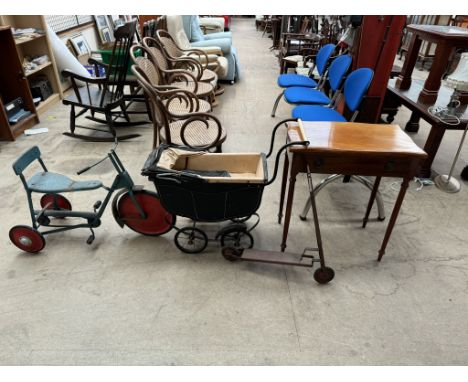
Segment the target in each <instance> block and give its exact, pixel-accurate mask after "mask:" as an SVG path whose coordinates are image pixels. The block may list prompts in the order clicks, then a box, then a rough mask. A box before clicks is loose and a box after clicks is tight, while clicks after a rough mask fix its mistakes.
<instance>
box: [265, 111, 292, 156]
mask: <svg viewBox="0 0 468 382" xmlns="http://www.w3.org/2000/svg"><path fill="white" fill-rule="evenodd" d="M293 121H294V122H297V119H296V118H288V119H284V120H283V121H281V122H278V123H277V124H276V125H275V127H274V128H273V133H272V134H271V142H270V150H269V151H268V154H267V155H266V157H267V158H269V157H270V156H271V154H272V153H273V146H274V145H275V137H276V132H277V131H278V129H279V128H280V127H281V126H282V125H283V124H284V126H285V127H287V125H286V122H293Z"/></svg>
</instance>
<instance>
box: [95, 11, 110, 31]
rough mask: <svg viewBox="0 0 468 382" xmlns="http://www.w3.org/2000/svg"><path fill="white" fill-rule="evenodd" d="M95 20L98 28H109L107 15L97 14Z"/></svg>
mask: <svg viewBox="0 0 468 382" xmlns="http://www.w3.org/2000/svg"><path fill="white" fill-rule="evenodd" d="M94 20H95V21H96V26H97V28H98V30H102V29H103V28H109V24H108V23H107V16H106V15H95V16H94Z"/></svg>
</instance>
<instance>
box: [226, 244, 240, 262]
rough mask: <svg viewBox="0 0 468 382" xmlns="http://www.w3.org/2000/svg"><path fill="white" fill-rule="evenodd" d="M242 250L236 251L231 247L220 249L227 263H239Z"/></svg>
mask: <svg viewBox="0 0 468 382" xmlns="http://www.w3.org/2000/svg"><path fill="white" fill-rule="evenodd" d="M242 252H244V250H243V249H236V248H231V247H225V248H223V249H222V251H221V253H222V255H223V257H224V258H225V259H226V260H227V261H231V262H235V261H239V260H240V258H241V257H242Z"/></svg>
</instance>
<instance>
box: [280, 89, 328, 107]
mask: <svg viewBox="0 0 468 382" xmlns="http://www.w3.org/2000/svg"><path fill="white" fill-rule="evenodd" d="M284 99H285V100H286V101H287V102H289V103H294V104H312V105H328V104H329V103H330V102H331V100H330V98H328V97H327V96H326V95H325V94H324V93H322V92H321V91H320V90H315V89H309V88H298V87H293V88H288V89H286V90H285V91H284Z"/></svg>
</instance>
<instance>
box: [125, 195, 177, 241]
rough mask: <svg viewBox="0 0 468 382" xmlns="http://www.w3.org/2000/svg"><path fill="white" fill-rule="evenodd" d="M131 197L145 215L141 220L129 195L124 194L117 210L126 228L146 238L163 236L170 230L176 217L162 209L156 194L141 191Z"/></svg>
mask: <svg viewBox="0 0 468 382" xmlns="http://www.w3.org/2000/svg"><path fill="white" fill-rule="evenodd" d="M133 195H134V196H135V199H136V200H137V202H138V204H139V205H140V206H141V208H142V209H143V212H144V213H145V214H146V219H142V218H141V215H140V213H139V212H138V210H137V207H136V206H135V204H134V202H133V200H132V198H131V197H130V194H129V193H128V192H126V193H124V194H123V195H122V196H121V198H120V199H119V201H118V207H117V209H118V213H119V217H120V218H121V219H122V221H123V223H124V224H125V225H126V226H127V227H128V228H130V229H131V230H133V231H135V232H138V233H140V234H142V235H147V236H159V235H163V234H165V233H167V232H169V231H170V230H171V229H172V227H173V226H174V224H175V221H176V217H175V215H174V214H170V213H169V212H167V211H166V210H165V209H164V207H163V206H162V205H161V202H160V200H159V198H158V197H157V195H156V194H154V193H152V192H149V191H145V190H142V191H137V192H134V193H133Z"/></svg>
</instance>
